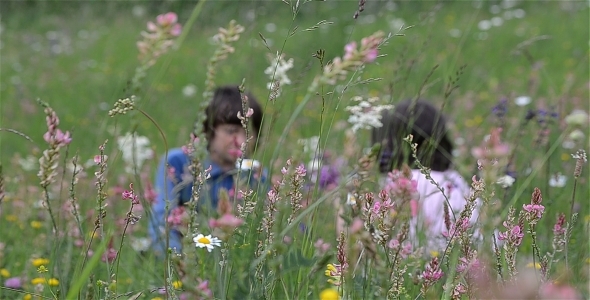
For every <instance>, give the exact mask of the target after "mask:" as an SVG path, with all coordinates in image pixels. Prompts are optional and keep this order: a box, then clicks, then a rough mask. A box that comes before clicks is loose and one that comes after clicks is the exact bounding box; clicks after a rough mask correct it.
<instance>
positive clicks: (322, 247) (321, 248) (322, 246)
mask: <svg viewBox="0 0 590 300" xmlns="http://www.w3.org/2000/svg"><path fill="white" fill-rule="evenodd" d="M313 246H314V247H315V249H316V251H317V252H318V253H319V254H320V255H322V254H324V253H326V252H328V250H330V247H331V245H330V243H326V242H324V240H323V239H318V240H317V241H316V242H315V243H314V244H313Z"/></svg>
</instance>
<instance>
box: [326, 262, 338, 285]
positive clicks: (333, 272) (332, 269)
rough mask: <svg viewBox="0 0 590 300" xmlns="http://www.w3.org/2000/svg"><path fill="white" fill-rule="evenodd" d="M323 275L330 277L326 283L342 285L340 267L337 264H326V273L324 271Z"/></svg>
mask: <svg viewBox="0 0 590 300" xmlns="http://www.w3.org/2000/svg"><path fill="white" fill-rule="evenodd" d="M324 275H326V276H328V277H330V279H328V282H329V283H331V284H333V285H335V286H339V285H341V284H342V266H341V265H339V264H328V265H327V266H326V271H324Z"/></svg>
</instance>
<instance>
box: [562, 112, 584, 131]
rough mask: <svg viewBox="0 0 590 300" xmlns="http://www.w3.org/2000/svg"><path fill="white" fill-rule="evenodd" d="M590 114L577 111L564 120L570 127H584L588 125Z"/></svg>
mask: <svg viewBox="0 0 590 300" xmlns="http://www.w3.org/2000/svg"><path fill="white" fill-rule="evenodd" d="M588 120H589V116H588V113H586V112H585V111H583V110H581V109H576V110H574V111H572V112H571V113H570V114H569V115H567V116H566V117H565V119H564V121H565V123H566V124H567V125H570V126H581V127H583V126H584V125H586V124H587V123H588Z"/></svg>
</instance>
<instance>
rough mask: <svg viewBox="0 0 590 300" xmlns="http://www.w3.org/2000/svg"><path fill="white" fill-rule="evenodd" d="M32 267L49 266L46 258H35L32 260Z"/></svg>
mask: <svg viewBox="0 0 590 300" xmlns="http://www.w3.org/2000/svg"><path fill="white" fill-rule="evenodd" d="M32 262H33V266H35V267H37V268H38V267H40V266H45V265H48V264H49V259H47V258H35V259H33V261H32Z"/></svg>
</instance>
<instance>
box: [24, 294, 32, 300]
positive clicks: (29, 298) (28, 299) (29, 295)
mask: <svg viewBox="0 0 590 300" xmlns="http://www.w3.org/2000/svg"><path fill="white" fill-rule="evenodd" d="M31 299H33V296H31V294H25V295H24V296H23V300H31Z"/></svg>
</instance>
